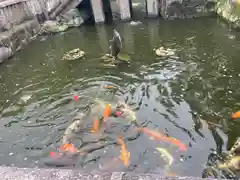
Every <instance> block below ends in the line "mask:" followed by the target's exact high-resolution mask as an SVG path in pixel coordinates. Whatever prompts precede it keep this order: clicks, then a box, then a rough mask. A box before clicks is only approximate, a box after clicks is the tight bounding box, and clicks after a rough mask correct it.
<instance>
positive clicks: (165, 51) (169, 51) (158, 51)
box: [155, 47, 175, 57]
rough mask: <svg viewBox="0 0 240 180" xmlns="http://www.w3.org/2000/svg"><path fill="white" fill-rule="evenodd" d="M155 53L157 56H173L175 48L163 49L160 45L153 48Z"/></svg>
mask: <svg viewBox="0 0 240 180" xmlns="http://www.w3.org/2000/svg"><path fill="white" fill-rule="evenodd" d="M155 53H156V55H157V56H162V57H168V56H174V55H175V50H173V49H170V48H167V49H165V48H164V47H160V48H158V49H155Z"/></svg>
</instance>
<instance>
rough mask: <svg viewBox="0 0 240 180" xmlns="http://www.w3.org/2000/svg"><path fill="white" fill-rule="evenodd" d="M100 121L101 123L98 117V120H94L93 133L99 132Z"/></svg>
mask: <svg viewBox="0 0 240 180" xmlns="http://www.w3.org/2000/svg"><path fill="white" fill-rule="evenodd" d="M99 124H100V123H99V120H98V119H96V120H94V121H93V126H92V128H91V130H90V131H91V132H92V133H97V132H98V130H99V126H100V125H99Z"/></svg>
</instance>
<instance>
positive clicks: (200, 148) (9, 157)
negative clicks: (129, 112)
mask: <svg viewBox="0 0 240 180" xmlns="http://www.w3.org/2000/svg"><path fill="white" fill-rule="evenodd" d="M115 27H116V28H117V30H118V31H119V32H120V34H121V35H122V39H123V50H122V51H123V52H124V53H128V54H129V55H130V56H131V63H130V64H129V65H126V64H125V65H123V64H122V65H121V66H115V67H112V66H111V67H110V66H108V65H107V64H106V63H104V62H103V61H101V60H100V57H101V56H102V55H104V54H105V53H108V47H109V39H111V38H112V29H113V26H112V25H106V26H95V27H94V26H88V27H81V28H78V29H71V30H69V31H68V32H66V33H63V34H57V35H55V36H52V37H49V38H48V39H47V40H46V41H40V40H39V41H35V42H33V43H32V44H31V45H30V46H29V48H28V49H25V50H24V51H22V52H19V53H18V54H17V55H16V56H15V57H14V58H13V59H12V60H10V61H9V62H7V63H5V64H3V65H2V66H1V67H0V70H1V74H0V85H1V87H2V88H1V89H0V93H1V94H2V95H1V98H0V102H1V105H2V106H1V107H0V108H1V109H0V110H1V121H0V123H1V126H0V128H1V134H0V138H1V139H0V140H1V141H0V143H1V149H0V160H1V164H6V165H11V164H14V165H17V166H30V167H33V166H39V163H38V162H39V160H41V158H44V157H46V156H48V154H49V151H52V150H54V149H56V147H57V146H58V145H59V140H60V139H61V137H62V135H63V132H64V129H65V128H66V127H67V126H68V125H69V124H71V122H72V119H73V118H74V117H75V116H76V114H77V113H79V112H84V110H85V109H86V108H87V107H88V105H89V103H91V100H92V99H93V98H96V97H100V96H101V97H102V98H106V99H109V98H110V99H111V97H113V96H114V93H115V97H117V98H118V99H119V100H123V101H126V102H127V103H129V104H132V105H133V106H134V107H135V108H136V114H137V120H138V121H139V123H144V122H149V124H148V127H149V128H152V129H156V130H159V131H161V132H164V133H166V134H168V135H170V136H173V137H176V138H178V139H179V140H181V141H182V142H184V143H185V144H187V145H188V151H187V152H186V153H183V152H180V151H178V150H177V149H176V148H174V147H172V146H170V145H169V144H166V143H162V142H157V141H151V140H149V139H148V138H146V136H144V135H140V136H137V137H136V138H132V140H131V141H130V139H131V137H132V136H131V134H132V133H133V132H132V130H130V129H129V128H128V126H127V125H126V123H123V122H116V124H115V126H114V127H113V128H112V129H111V132H110V131H109V132H108V133H106V136H108V138H110V139H112V138H114V137H113V134H114V133H119V132H122V133H123V132H124V135H126V136H128V135H129V141H128V142H126V144H127V146H128V149H129V151H130V152H131V165H130V166H129V168H127V169H121V168H123V167H122V166H120V167H119V168H120V169H118V167H114V166H112V165H111V158H112V157H117V156H118V155H119V148H118V146H115V145H113V144H112V145H109V146H104V147H102V149H99V150H97V151H93V152H92V153H90V154H89V155H88V157H87V159H85V160H79V165H77V167H81V168H82V169H87V170H91V169H96V168H99V167H100V166H101V167H108V166H109V167H108V168H107V170H125V171H135V172H156V173H161V172H162V169H163V168H164V165H165V162H164V159H162V158H161V156H160V154H157V153H156V152H155V147H160V146H161V147H164V148H165V149H167V150H168V151H169V152H170V153H171V154H172V155H173V157H174V163H173V164H172V165H171V168H170V170H171V171H172V172H174V173H176V174H178V175H187V176H201V172H202V170H203V168H204V167H203V165H204V164H205V163H206V161H207V158H208V155H209V154H210V150H211V149H216V150H217V151H218V152H221V151H225V150H226V149H229V148H230V147H231V144H232V143H233V142H234V140H235V138H236V137H238V136H239V135H240V134H239V131H238V129H239V127H240V126H239V125H237V124H233V123H234V122H232V121H231V120H229V118H228V117H230V116H231V112H233V111H236V110H238V109H239V106H240V105H239V97H240V96H239V91H238V88H239V84H240V82H239V81H240V78H239V76H240V71H239V69H238V65H237V64H238V63H239V62H238V53H237V52H239V42H238V41H237V39H239V37H240V35H239V33H236V32H231V31H228V29H227V28H225V27H221V26H220V25H219V23H218V22H217V21H216V20H215V19H202V20H200V19H199V20H186V21H177V20H176V21H169V22H166V21H147V22H143V24H141V25H138V26H131V25H130V24H129V23H119V24H117V25H115ZM159 46H164V47H167V48H172V49H176V50H177V56H178V58H159V57H156V56H155V54H154V51H153V49H154V48H156V47H159ZM78 47H79V48H81V49H83V50H84V51H85V52H86V58H85V59H84V60H77V61H71V62H69V61H68V62H67V61H62V60H61V58H62V56H63V55H64V53H66V52H67V51H69V50H71V49H74V48H78ZM104 84H112V85H115V86H116V87H119V90H118V91H114V92H111V91H110V90H106V89H104V88H103V85H104ZM76 94H77V95H79V96H80V99H79V101H78V102H74V101H73V100H72V98H73V96H74V95H76ZM208 121H210V122H213V123H215V124H219V126H218V127H219V128H216V129H215V130H213V129H211V128H209V127H208V124H207V122H208ZM230 121H231V122H230ZM223 122H225V123H226V124H228V125H229V128H228V130H226V129H225V128H224V126H223V127H222V124H224V123H223ZM86 123H88V124H89V125H91V123H92V119H88V120H86ZM91 138H92V136H91V135H90V134H84V135H81V139H82V140H83V141H90V140H91ZM143 143H144V145H143ZM86 144H88V143H86ZM90 146H91V145H90ZM115 164H116V163H115ZM119 164H121V163H119ZM109 168H110V169H109Z"/></svg>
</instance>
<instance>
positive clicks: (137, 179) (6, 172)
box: [0, 167, 213, 180]
mask: <svg viewBox="0 0 240 180" xmlns="http://www.w3.org/2000/svg"><path fill="white" fill-rule="evenodd" d="M0 175H1V179H2V180H15V179H18V180H30V179H35V180H54V179H64V180H71V179H79V180H83V179H84V180H90V179H95V180H165V179H171V180H180V179H185V180H201V179H202V178H196V177H164V176H161V175H159V174H143V173H142V174H138V173H130V172H113V173H110V172H81V171H78V170H66V169H37V168H34V169H31V168H15V167H0ZM206 180H213V179H212V178H208V179H206Z"/></svg>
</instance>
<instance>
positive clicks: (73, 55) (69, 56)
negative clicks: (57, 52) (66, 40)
mask: <svg viewBox="0 0 240 180" xmlns="http://www.w3.org/2000/svg"><path fill="white" fill-rule="evenodd" d="M84 55H85V52H84V51H81V50H80V49H79V48H76V49H73V50H71V51H69V52H67V53H66V54H65V55H64V56H63V57H62V60H67V61H72V60H77V59H81V58H83V56H84Z"/></svg>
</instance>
